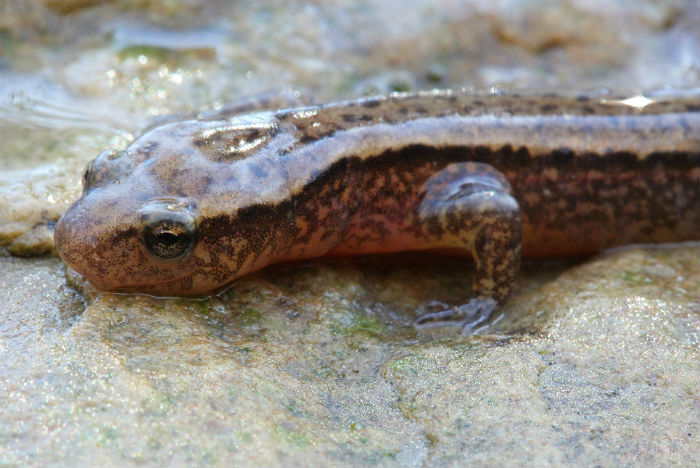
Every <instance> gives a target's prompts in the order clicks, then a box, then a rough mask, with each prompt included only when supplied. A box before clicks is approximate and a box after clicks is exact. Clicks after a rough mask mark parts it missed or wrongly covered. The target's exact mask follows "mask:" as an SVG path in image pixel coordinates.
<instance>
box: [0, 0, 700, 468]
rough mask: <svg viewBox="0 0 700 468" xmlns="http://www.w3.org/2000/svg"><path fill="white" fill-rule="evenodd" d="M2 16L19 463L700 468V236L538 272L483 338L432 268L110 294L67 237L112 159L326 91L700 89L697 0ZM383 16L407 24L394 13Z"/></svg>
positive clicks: (2, 278) (272, 275) (334, 264)
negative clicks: (264, 102) (109, 151)
mask: <svg viewBox="0 0 700 468" xmlns="http://www.w3.org/2000/svg"><path fill="white" fill-rule="evenodd" d="M8 5H9V6H7V7H5V6H3V8H5V9H6V11H3V14H2V15H0V44H2V50H3V57H2V58H1V60H2V62H1V65H0V255H1V256H0V314H1V315H0V375H1V376H2V379H0V466H64V465H65V466H94V465H100V466H144V465H145V466H159V465H164V464H168V465H171V466H232V465H235V466H290V465H295V466H296V465H298V466H464V465H465V464H469V465H474V466H501V465H503V466H581V465H586V466H592V465H597V466H695V465H698V464H700V448H699V447H700V442H699V440H700V439H699V437H700V427H698V426H699V425H700V423H699V421H698V412H699V408H700V406H699V405H700V404H699V403H698V402H699V400H700V384H699V382H700V368H699V366H698V362H700V355H699V354H700V351H699V350H700V343H699V339H700V338H699V337H700V246H699V245H698V244H697V243H695V244H692V243H691V244H685V245H678V246H672V247H663V248H657V247H633V248H629V249H625V250H620V251H616V252H611V253H605V254H601V255H599V256H597V257H594V258H588V259H574V260H567V261H562V262H552V263H527V264H526V265H525V266H524V269H523V274H522V275H521V277H520V280H519V284H518V288H517V291H516V293H515V295H514V296H513V297H512V298H511V300H510V301H509V303H508V305H507V306H506V307H505V308H504V310H503V312H502V316H499V317H498V320H497V322H496V323H495V324H494V325H492V326H491V327H489V328H488V329H486V330H484V331H483V332H482V333H481V334H480V335H477V336H463V335H461V334H459V332H458V330H456V329H454V328H449V327H448V328H434V329H428V330H422V331H420V332H418V331H416V330H415V329H414V328H413V327H412V321H413V319H414V318H415V308H416V307H417V305H418V304H420V303H421V302H422V301H425V300H429V299H439V300H445V301H458V300H460V299H461V298H463V297H465V296H467V295H468V293H469V291H468V285H469V284H470V279H471V265H470V264H469V263H465V262H463V261H459V260H456V259H450V258H445V257H437V256H433V255H428V254H402V255H391V256H381V257H359V258H355V259H346V260H334V261H318V262H306V263H303V264H294V265H280V266H275V267H271V268H268V269H266V270H264V271H262V272H259V273H256V274H254V275H251V276H249V277H246V278H244V279H241V280H240V281H238V282H236V283H235V284H234V285H233V286H232V287H231V288H230V289H229V290H227V291H226V292H224V293H222V294H220V295H218V296H215V297H211V298H209V299H205V300H193V299H155V298H150V297H146V296H138V295H114V294H100V293H98V292H97V291H94V290H93V289H92V288H91V287H90V285H87V284H84V283H82V282H81V281H80V279H79V278H76V277H74V276H73V275H72V274H71V273H70V272H69V273H68V274H66V272H65V269H64V266H63V265H62V263H61V262H60V261H59V260H58V259H57V258H55V256H53V255H54V254H53V252H54V251H53V245H52V239H51V230H52V227H53V224H54V223H55V221H56V220H57V219H58V217H59V216H60V214H61V213H62V211H63V210H65V208H66V207H67V206H68V205H69V204H70V203H71V202H72V201H73V200H75V199H76V198H77V197H78V196H79V194H80V177H81V173H82V167H83V166H84V164H85V163H87V162H88V161H89V160H91V159H92V158H94V156H95V155H96V154H97V152H99V151H100V150H101V149H103V148H105V147H110V146H111V147H122V146H124V145H125V144H127V143H128V141H130V140H131V139H132V138H133V137H134V136H135V135H138V133H139V131H140V129H142V128H145V127H146V126H148V125H149V124H150V123H151V122H153V121H154V120H158V119H163V118H170V116H172V115H179V114H182V115H184V114H187V113H191V112H202V111H207V110H209V109H215V108H217V107H218V106H221V105H224V104H225V103H227V102H231V101H234V100H235V99H237V98H239V97H240V96H242V95H253V94H256V93H261V92H265V91H270V90H272V91H279V90H283V89H288V88H295V89H298V88H303V89H304V91H305V92H306V93H308V94H309V95H311V96H314V98H315V99H317V100H322V101H325V100H334V99H342V98H351V97H356V96H360V95H363V94H367V93H374V92H382V93H384V92H389V91H391V90H404V89H425V88H429V87H434V86H437V87H454V86H474V87H476V88H477V89H484V88H488V87H490V86H492V85H494V84H499V85H502V86H504V87H505V88H506V89H515V88H529V89H533V88H535V89H544V90H548V91H552V90H572V89H596V88H601V87H611V88H614V89H624V90H630V91H639V90H643V89H649V88H661V87H664V86H671V87H677V88H683V87H692V86H697V83H698V78H699V75H700V58H699V57H700V55H699V54H698V47H699V45H698V44H699V42H698V31H700V28H699V27H698V25H700V7H698V5H696V4H695V3H694V2H664V3H655V2H642V3H639V2H634V3H630V2H563V3H560V2H557V3H550V2H544V1H543V2H534V3H533V2H517V1H514V2H501V3H491V2H458V1H450V2H437V3H436V2H431V1H412V2H408V3H407V4H406V5H405V7H404V8H403V9H402V11H400V12H397V11H396V10H395V9H394V8H390V7H389V6H388V5H389V3H385V2H366V3H362V4H356V3H354V2H349V3H342V2H341V3H340V4H334V6H333V7H331V6H328V5H327V4H325V3H323V2H316V3H313V2H312V3H299V2H297V3H295V4H294V5H292V6H291V7H290V6H288V5H287V4H284V3H280V4H277V3H276V2H255V3H250V4H247V3H236V4H235V5H229V3H228V2H207V3H201V4H200V3H198V2H194V1H182V2H177V1H176V2H173V1H148V2H95V1H82V2H62V1H58V0H52V1H46V2H16V3H14V4H8ZM387 18H391V20H388V19H387Z"/></svg>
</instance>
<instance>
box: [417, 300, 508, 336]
mask: <svg viewBox="0 0 700 468" xmlns="http://www.w3.org/2000/svg"><path fill="white" fill-rule="evenodd" d="M497 306H498V303H497V302H496V301H495V300H493V299H491V298H490V297H475V298H474V299H472V300H471V301H469V302H467V303H466V304H462V305H459V306H451V305H449V304H445V303H444V302H440V301H426V302H423V303H422V304H420V305H419V306H418V309H417V311H418V313H419V314H420V315H419V316H418V318H416V320H415V321H414V322H413V323H414V325H415V327H416V328H430V327H437V326H443V325H452V324H459V326H460V327H461V328H462V333H469V332H472V331H474V330H475V329H477V328H478V327H479V326H480V325H482V324H484V323H485V322H486V321H487V320H488V319H489V317H491V314H492V313H493V311H494V310H495V309H496V307H497Z"/></svg>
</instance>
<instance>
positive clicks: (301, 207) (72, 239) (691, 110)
mask: <svg viewBox="0 0 700 468" xmlns="http://www.w3.org/2000/svg"><path fill="white" fill-rule="evenodd" d="M623 102H627V103H628V104H625V103H623ZM634 102H635V101H623V98H620V97H615V98H613V97H610V96H608V97H605V98H600V97H587V96H583V97H557V96H512V95H510V96H501V95H469V94H466V93H463V92H429V93H423V94H418V95H396V96H392V97H389V98H370V99H364V100H359V101H351V102H342V103H338V104H329V105H325V106H312V107H305V108H299V109H286V110H280V111H266V112H257V113H252V114H247V115H239V116H233V117H230V118H227V119H221V120H214V121H199V120H190V121H184V122H176V123H170V124H166V125H163V126H160V127H157V128H155V129H153V130H151V131H150V132H148V133H146V134H144V135H143V136H141V137H140V138H138V139H137V140H135V141H134V142H133V143H132V144H131V145H130V146H129V147H128V148H127V149H125V150H124V151H122V152H105V153H103V154H101V155H100V156H98V157H97V159H96V160H95V161H94V162H93V163H91V165H90V166H89V168H88V170H87V171H86V175H85V189H84V193H83V196H82V198H81V199H80V200H78V201H77V202H76V203H75V204H74V205H73V206H72V207H71V208H70V209H69V210H68V211H67V212H66V213H65V214H64V215H63V217H62V218H61V220H60V221H59V223H58V225H57V227H56V231H55V240H56V247H57V249H58V252H59V253H60V255H61V257H62V258H63V260H64V261H65V262H66V263H68V264H69V265H71V266H72V267H73V268H74V269H76V270H77V271H78V272H80V273H81V274H83V275H84V276H85V277H86V278H87V279H88V280H90V281H91V282H92V283H94V284H95V285H96V286H97V287H98V288H100V289H104V290H109V291H122V292H127V291H133V292H144V293H148V294H154V295H161V296H172V295H202V294H208V293H211V292H214V291H216V290H219V289H221V288H222V287H224V286H225V285H227V284H230V283H231V282H232V281H233V280H234V279H236V278H238V277H240V276H242V275H245V274H247V273H249V272H251V271H254V270H257V269H260V268H263V267H265V266H266V265H269V264H271V263H276V262H283V261H290V260H296V259H302V258H312V257H319V256H329V255H334V256H335V255H351V254H356V253H375V252H392V251H401V250H418V249H420V250H424V249H429V250H452V251H454V250H462V251H464V252H467V253H469V254H471V255H473V256H474V258H475V264H476V275H475V280H474V294H475V296H476V299H477V302H476V303H473V304H472V309H474V308H476V309H479V308H480V307H481V306H482V305H483V304H485V303H488V304H498V303H502V302H503V301H504V300H505V299H506V298H507V297H508V295H509V294H510V292H511V289H512V287H513V282H514V278H515V275H516V273H517V270H518V265H519V259H520V249H521V247H522V253H523V254H524V255H525V256H530V257H559V256H566V255H580V254H586V253H591V252H597V251H599V250H601V249H604V248H608V247H612V246H616V245H623V244H628V243H636V242H670V241H682V240H698V239H700V108H699V105H700V98H699V96H698V95H697V94H685V95H678V96H674V97H663V98H658V99H656V100H654V102H650V103H648V104H647V105H645V106H644V107H643V108H638V107H635V106H632V105H629V104H630V103H634ZM168 216H174V217H175V218H177V219H179V220H182V223H184V224H183V225H187V226H190V227H192V229H193V232H192V236H191V239H190V238H188V239H189V240H190V241H191V245H190V246H189V247H188V248H186V249H185V250H184V252H183V253H182V254H181V255H179V256H176V257H175V258H170V259H162V258H158V257H157V256H155V255H154V254H153V253H152V252H151V251H150V250H149V248H148V247H146V246H145V244H144V223H150V222H152V220H153V219H157V220H160V219H161V218H163V219H166V221H167V218H168ZM149 229H150V228H149ZM521 236H522V241H521ZM481 308H482V309H488V310H486V311H484V310H482V311H481V312H480V314H481V315H486V316H487V315H488V313H489V312H490V310H492V309H493V307H492V306H490V305H489V306H488V307H485V308H484V307H481ZM470 310H471V309H470ZM472 313H473V310H471V311H470V312H468V314H472ZM435 314H437V315H433V316H430V317H436V316H438V315H440V314H442V312H439V313H437V312H436V313H435ZM443 315H444V314H443ZM440 316H441V315H440Z"/></svg>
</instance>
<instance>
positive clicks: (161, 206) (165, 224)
mask: <svg viewBox="0 0 700 468" xmlns="http://www.w3.org/2000/svg"><path fill="white" fill-rule="evenodd" d="M141 223H142V227H141V233H142V236H141V238H142V242H143V245H144V246H145V247H146V250H147V251H148V252H149V253H151V254H152V255H154V256H156V257H158V258H161V259H173V258H179V257H182V256H184V255H185V254H187V253H189V252H191V251H192V248H193V247H194V244H195V242H196V237H197V236H196V226H195V222H194V217H193V216H192V214H191V213H190V212H189V210H188V209H187V206H186V205H185V204H184V203H177V202H175V203H172V202H171V203H168V202H166V201H157V202H155V203H151V204H149V205H147V206H146V207H144V208H143V209H142V210H141Z"/></svg>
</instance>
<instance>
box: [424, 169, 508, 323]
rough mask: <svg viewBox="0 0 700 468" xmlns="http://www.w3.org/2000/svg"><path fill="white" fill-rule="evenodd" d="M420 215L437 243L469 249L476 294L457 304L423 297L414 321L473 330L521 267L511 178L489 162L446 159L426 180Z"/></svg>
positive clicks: (502, 297) (504, 296) (495, 305)
mask: <svg viewBox="0 0 700 468" xmlns="http://www.w3.org/2000/svg"><path fill="white" fill-rule="evenodd" d="M418 217H419V219H420V221H421V222H422V223H423V226H425V227H424V230H425V234H426V236H428V237H429V238H430V239H435V240H436V245H439V246H440V247H447V248H465V249H467V250H469V251H470V252H471V253H472V256H473V258H474V265H475V272H474V281H473V293H474V296H475V297H474V298H473V299H471V300H470V301H468V302H467V303H466V304H462V305H458V306H450V305H448V304H444V303H441V302H438V301H429V302H426V303H423V304H422V305H421V306H420V307H419V309H418V312H419V313H421V315H420V316H419V317H418V318H417V319H416V321H415V325H416V327H428V326H435V325H443V324H446V323H454V322H455V321H458V322H459V323H460V324H461V326H462V329H463V330H464V331H465V332H468V331H472V330H474V329H475V328H477V327H478V326H479V325H481V324H483V323H484V322H486V321H487V320H488V319H489V317H491V315H492V313H493V311H494V310H496V308H498V307H499V306H500V305H502V304H503V303H504V302H505V301H506V299H508V296H509V295H510V293H511V292H512V290H513V287H514V285H515V279H516V275H517V273H518V270H519V269H520V246H521V245H520V243H521V229H522V219H521V215H520V207H519V205H518V202H517V201H516V200H515V198H513V196H512V189H511V187H510V183H508V180H507V179H506V178H505V176H504V175H503V174H501V173H500V172H499V171H497V170H496V169H494V168H493V167H492V166H489V165H488V164H482V163H456V164H450V165H449V166H447V167H446V168H445V169H443V170H442V171H440V172H438V173H436V174H434V175H433V176H431V177H430V178H429V179H428V180H427V181H426V182H425V186H424V189H423V191H422V201H421V203H420V205H419V207H418Z"/></svg>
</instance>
